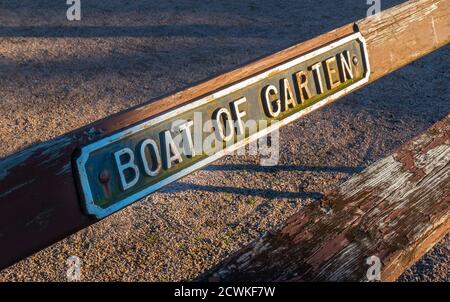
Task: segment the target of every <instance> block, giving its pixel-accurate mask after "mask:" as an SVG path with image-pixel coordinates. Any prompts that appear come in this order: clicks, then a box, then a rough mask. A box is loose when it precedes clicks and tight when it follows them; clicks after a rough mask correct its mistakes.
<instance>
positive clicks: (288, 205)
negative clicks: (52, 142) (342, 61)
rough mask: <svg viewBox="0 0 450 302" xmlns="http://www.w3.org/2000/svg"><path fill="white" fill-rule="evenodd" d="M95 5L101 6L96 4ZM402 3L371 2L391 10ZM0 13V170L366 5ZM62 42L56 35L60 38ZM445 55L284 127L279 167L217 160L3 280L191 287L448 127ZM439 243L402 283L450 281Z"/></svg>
mask: <svg viewBox="0 0 450 302" xmlns="http://www.w3.org/2000/svg"><path fill="white" fill-rule="evenodd" d="M103 2H107V4H101V3H103ZM400 2H402V1H401V0H398V1H393V0H383V1H382V8H383V9H385V8H388V7H391V6H393V5H395V4H398V3H400ZM65 10H66V6H65V1H51V0H45V1H44V0H41V1H31V0H21V1H17V0H6V1H5V0H3V1H2V2H1V3H0V41H1V43H0V99H1V101H0V156H5V155H8V154H11V153H13V152H15V151H17V150H19V149H21V148H23V147H26V146H28V145H30V144H32V143H35V142H41V141H45V140H48V139H50V138H53V137H55V136H58V135H61V134H63V133H65V132H67V131H69V130H72V129H75V128H78V127H80V126H82V125H84V124H87V123H89V122H92V121H95V120H97V119H99V118H101V117H104V116H106V115H109V114H111V113H114V112H118V111H120V110H123V109H125V108H128V107H130V106H133V105H137V104H140V103H142V102H145V101H146V100H148V99H150V98H154V97H157V96H159V95H161V94H166V93H170V92H173V91H175V90H178V89H181V88H183V87H187V86H189V85H191V84H192V83H194V82H197V81H200V80H202V79H205V78H208V77H211V76H213V75H216V74H220V73H222V72H224V71H226V70H229V69H231V68H233V67H235V66H237V65H239V64H242V63H245V62H248V61H251V60H254V59H256V58H258V57H260V56H264V55H267V54H270V53H272V52H274V51H277V50H280V49H283V48H286V47H288V46H290V45H292V44H294V43H297V42H300V41H304V40H307V39H309V38H312V37H314V36H316V35H319V34H321V33H325V32H327V31H329V30H331V29H333V28H336V27H338V26H341V25H344V24H346V23H348V22H351V21H354V20H357V19H359V18H363V17H365V14H366V10H367V5H366V1H365V0H357V1H355V0H345V1H331V0H321V1H318V0H309V1H297V0H295V1H294V0H293V1H275V0H270V1H269V0H268V1H223V0H222V1H219V0H202V1H175V0H169V1H142V0H141V1H119V0H110V1H93V0H92V1H89V0H82V21H79V22H68V21H67V20H66V18H65ZM67 27H69V28H67ZM449 69H450V52H449V46H447V47H445V48H443V49H441V50H439V51H436V52H433V53H432V54H430V55H428V56H427V57H425V58H423V59H421V60H419V61H417V62H414V63H413V64H410V65H409V66H407V67H405V68H403V69H401V70H399V71H397V72H395V73H393V74H391V75H389V76H387V77H385V78H383V79H381V80H379V81H377V82H376V83H373V84H371V85H369V86H367V87H365V88H363V89H361V90H359V91H357V92H354V93H352V94H351V95H349V96H347V97H345V98H344V99H342V100H340V101H338V102H336V103H334V104H332V105H330V106H327V107H326V108H323V109H321V110H319V111H317V112H314V113H312V114H310V115H309V116H307V117H305V118H303V119H301V120H299V121H297V122H295V123H293V124H291V125H289V126H287V127H285V128H284V129H282V131H281V150H280V154H281V159H280V163H279V165H278V166H276V167H272V168H268V167H261V166H259V158H258V157H255V156H227V157H225V158H223V159H221V160H219V161H217V162H215V163H214V164H213V165H211V166H209V167H207V168H205V169H203V170H200V171H198V172H196V173H194V174H191V175H189V176H187V177H185V178H183V179H182V180H180V181H178V182H176V183H174V184H172V185H169V186H167V187H165V188H164V189H163V190H161V191H160V192H158V193H155V194H152V195H151V196H149V197H147V198H145V199H143V200H141V201H140V202H137V203H135V204H134V205H132V206H130V207H128V208H126V209H124V210H123V211H120V212H119V213H116V214H114V215H112V216H110V217H109V218H107V219H105V220H103V221H101V222H99V223H97V224H95V225H94V226H91V227H89V228H86V229H84V230H82V231H80V232H78V233H76V234H74V235H72V236H70V237H68V238H66V239H65V240H63V241H61V242H59V243H57V244H55V245H53V246H51V247H49V248H47V249H45V250H43V251H41V252H39V253H37V254H36V255H34V256H32V257H29V258H28V259H25V260H23V261H21V262H19V263H17V264H15V265H13V266H12V267H10V268H8V269H5V270H3V271H1V272H0V281H10V280H26V281H44V280H46V281H48V280H51V281H57V280H61V281H64V280H66V270H67V267H66V259H67V258H68V257H69V256H71V255H74V256H78V257H80V258H81V260H82V271H81V272H82V280H85V281H88V280H93V281H103V280H124V281H134V280H146V281H168V280H190V279H192V278H194V277H195V276H197V275H198V274H199V273H201V272H203V271H205V270H207V269H208V268H211V267H213V266H214V265H216V264H217V263H218V262H219V261H221V260H222V259H224V258H225V257H227V256H228V255H230V253H232V252H234V251H236V250H238V249H239V248H240V247H242V246H244V245H245V244H247V243H248V242H250V241H252V240H254V239H256V238H258V237H259V236H261V235H262V234H263V233H264V232H265V231H266V230H271V229H276V228H277V227H279V226H280V225H281V224H283V222H284V221H285V220H286V219H287V218H288V217H289V216H291V215H292V214H293V213H295V212H297V211H299V210H301V208H302V207H303V206H304V205H305V204H308V203H310V202H315V201H317V200H318V199H320V197H321V196H322V194H323V193H324V192H326V191H328V190H331V189H333V188H335V187H336V186H338V185H339V184H340V183H342V182H343V181H344V180H346V179H347V178H349V177H350V176H352V175H354V174H355V173H358V172H359V171H361V170H362V169H364V167H366V166H368V165H370V164H371V163H373V162H374V161H376V160H377V159H380V158H382V157H384V156H386V155H388V154H389V153H391V152H392V151H393V150H395V148H397V147H398V146H400V145H401V144H402V143H404V142H406V141H407V140H409V139H411V138H413V137H414V136H415V135H417V134H419V133H420V132H422V131H423V130H425V129H426V128H428V127H430V126H431V125H432V124H433V123H434V122H436V121H438V120H440V119H442V118H443V117H444V116H445V115H447V114H448V113H449V112H450V91H449V84H448V83H449V81H450V74H449V73H448V70H449ZM449 247H450V239H449V237H448V236H447V237H446V238H445V239H444V240H442V241H441V242H440V243H439V244H437V245H436V246H435V247H434V248H433V249H432V250H430V251H429V252H428V253H427V254H426V255H425V256H424V258H423V259H421V260H420V261H419V262H418V263H417V264H416V265H415V266H413V267H412V268H410V269H409V270H407V271H406V272H405V273H404V274H403V275H402V276H401V277H400V279H399V280H400V281H449V280H450V275H449V271H448V268H449V255H450V253H449Z"/></svg>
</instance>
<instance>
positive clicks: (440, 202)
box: [199, 115, 450, 281]
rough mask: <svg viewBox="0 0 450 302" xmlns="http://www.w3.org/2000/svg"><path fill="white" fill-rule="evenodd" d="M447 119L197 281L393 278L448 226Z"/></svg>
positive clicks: (449, 146)
mask: <svg viewBox="0 0 450 302" xmlns="http://www.w3.org/2000/svg"><path fill="white" fill-rule="evenodd" d="M449 214H450V115H449V116H447V118H446V119H444V120H442V121H441V122H439V123H437V124H436V125H434V126H433V127H432V128H431V129H429V130H428V131H427V132H426V133H424V134H422V135H421V136H419V137H418V138H417V139H415V140H413V141H411V142H409V143H407V144H405V145H404V146H403V147H401V148H400V149H399V150H397V151H396V152H395V153H394V154H393V155H391V156H389V157H387V158H384V159H382V160H380V161H378V162H376V163H374V164H373V165H371V166H370V167H368V168H367V169H366V170H364V171H363V172H362V173H360V174H359V175H357V176H355V177H352V178H351V179H349V180H348V181H346V182H345V183H344V184H342V185H341V186H340V187H339V188H338V189H337V190H336V191H335V192H332V193H330V194H328V195H326V196H325V197H324V199H323V200H322V201H321V202H320V203H315V204H312V205H310V206H308V207H307V208H306V209H303V210H302V211H300V212H298V213H297V214H295V215H294V216H292V217H291V218H290V219H289V220H288V221H287V223H286V225H285V226H284V227H283V228H282V229H281V230H280V231H278V232H277V233H274V234H271V235H268V236H265V237H263V238H261V239H260V240H258V241H256V242H253V243H252V244H250V245H249V246H247V247H246V248H244V249H243V250H241V251H239V252H237V253H236V254H235V255H233V256H231V257H230V258H229V259H228V260H226V261H225V262H223V263H222V264H220V265H218V267H216V268H214V269H213V270H212V271H210V272H208V273H206V274H204V275H203V276H201V277H200V278H199V279H200V280H203V281H205V280H209V281H219V280H220V281H233V280H259V281H301V280H306V281H313V280H315V281H346V280H351V281H355V280H361V281H364V280H367V277H366V273H367V270H368V267H369V266H368V265H367V263H366V259H367V258H368V257H371V256H377V257H378V258H379V259H380V260H381V263H382V266H381V279H382V280H386V281H392V280H395V279H396V278H397V277H398V276H399V275H400V274H401V273H402V272H403V271H404V270H405V269H406V268H408V267H409V266H410V265H412V264H413V263H414V262H415V261H416V260H417V259H418V258H420V257H421V256H422V255H423V254H424V253H425V252H426V251H427V249H428V248H430V247H431V246H432V245H433V244H434V243H436V242H437V241H438V240H439V239H440V238H442V237H443V236H444V235H445V234H447V233H448V231H449V228H450V221H449Z"/></svg>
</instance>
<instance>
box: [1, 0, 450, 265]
mask: <svg viewBox="0 0 450 302" xmlns="http://www.w3.org/2000/svg"><path fill="white" fill-rule="evenodd" d="M448 15H449V4H448V1H446V0H441V1H440V0H416V1H409V2H407V3H404V4H402V5H400V6H397V7H395V8H393V9H390V10H389V11H387V12H385V13H383V14H382V15H381V19H380V20H376V18H374V17H371V18H368V19H365V20H362V21H359V22H357V23H355V24H349V25H346V26H343V27H341V28H339V29H336V30H333V31H331V32H329V33H326V34H324V35H321V36H319V37H316V38H314V39H312V40H310V41H306V42H303V43H300V44H297V45H294V46H292V47H290V48H288V49H285V50H283V51H280V52H278V53H275V54H273V55H271V56H268V57H266V58H263V59H260V60H257V61H255V62H253V63H250V64H248V65H245V66H242V67H239V68H237V69H235V70H233V71H230V72H227V73H224V74H223V75H220V76H217V77H215V78H212V79H210V80H208V81H205V82H203V83H200V84H198V85H195V86H193V87H190V88H188V89H185V90H183V91H180V92H177V93H175V94H173V95H169V96H166V97H163V98H160V99H157V100H152V101H149V102H148V103H146V104H144V105H140V106H138V107H134V108H131V109H129V110H127V111H124V112H121V113H118V114H115V115H112V116H109V117H107V118H105V119H103V120H100V121H97V122H95V123H92V124H90V125H87V126H85V127H83V128H80V129H77V130H75V131H72V132H69V133H67V134H65V135H63V136H61V137H58V138H55V139H53V140H50V141H47V142H44V143H40V144H36V145H34V146H32V147H29V148H27V149H25V150H22V151H20V152H18V153H16V154H13V155H11V156H8V157H6V158H3V159H1V161H0V246H1V247H2V248H1V249H0V269H1V268H4V267H6V266H8V265H10V264H12V263H13V262H15V261H18V260H20V259H22V258H24V257H26V256H28V255H30V254H32V253H34V252H36V251H38V250H40V249H42V248H44V247H46V246H48V245H50V244H52V243H55V242H56V241H58V240H60V239H62V238H64V237H66V236H68V235H70V234H72V233H74V232H76V231H78V230H80V229H82V228H84V227H86V226H88V225H90V224H92V223H94V222H96V221H97V220H96V219H94V218H93V217H90V216H87V215H85V214H84V212H83V211H82V209H81V203H80V200H79V195H78V190H77V187H76V184H75V180H74V175H73V174H74V171H73V163H72V160H73V154H74V152H76V151H77V150H78V149H79V148H80V147H81V146H83V145H85V144H87V143H90V142H93V141H97V140H99V139H101V138H104V137H106V136H108V135H110V134H112V133H114V132H117V131H118V130H120V129H124V128H126V127H129V126H131V125H133V124H136V123H138V122H140V121H143V120H147V119H149V118H152V117H154V116H156V115H158V114H160V113H162V112H166V111H168V110H170V109H172V108H174V107H176V106H179V105H181V104H186V103H190V102H192V101H194V100H195V99H198V98H199V97H200V96H204V95H206V94H208V93H211V92H213V91H216V90H218V89H220V88H223V87H225V86H227V85H230V84H232V83H235V82H236V81H239V80H242V79H243V78H246V77H249V76H251V75H255V74H257V73H259V72H261V71H263V70H266V69H267V68H269V67H273V66H276V65H278V64H280V63H282V62H285V61H287V60H289V59H292V58H294V57H297V56H299V55H302V54H305V53H307V52H309V51H311V50H313V49H316V48H318V47H321V46H324V45H327V44H329V43H330V42H332V41H334V40H336V39H338V38H341V37H344V36H347V35H349V34H351V33H353V32H355V31H357V30H359V31H361V32H362V33H363V35H364V36H365V37H366V39H367V41H368V43H367V45H368V52H369V58H370V61H371V68H372V69H371V70H372V74H371V76H370V82H372V81H374V80H376V79H378V78H379V77H381V76H383V75H385V74H388V73H389V72H392V71H393V70H395V69H397V68H400V67H401V66H403V65H404V64H407V63H409V62H411V61H413V60H415V59H417V58H419V57H421V56H423V55H425V54H426V53H428V52H430V51H433V50H434V49H436V48H438V47H441V46H443V45H445V44H447V43H448V41H449V36H450V34H449V33H450V25H449V22H448ZM411 16H412V17H411ZM412 80H413V79H412Z"/></svg>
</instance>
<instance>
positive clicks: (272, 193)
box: [161, 182, 323, 200]
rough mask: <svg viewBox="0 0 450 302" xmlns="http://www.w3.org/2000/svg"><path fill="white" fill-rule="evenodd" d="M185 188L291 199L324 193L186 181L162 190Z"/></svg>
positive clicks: (170, 190)
mask: <svg viewBox="0 0 450 302" xmlns="http://www.w3.org/2000/svg"><path fill="white" fill-rule="evenodd" d="M185 190H193V191H197V190H198V191H206V192H222V193H233V194H239V195H245V196H260V197H264V198H289V199H299V198H303V199H306V198H311V199H314V200H319V199H321V198H322V196H323V194H322V193H320V192H303V191H299V192H286V191H277V190H273V189H250V188H236V187H227V186H224V187H220V186H207V185H196V184H189V183H185V182H177V183H174V184H172V185H170V186H169V187H166V188H164V189H162V190H161V192H162V193H174V192H178V191H185Z"/></svg>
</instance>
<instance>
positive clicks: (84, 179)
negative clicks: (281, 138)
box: [76, 32, 370, 219]
mask: <svg viewBox="0 0 450 302" xmlns="http://www.w3.org/2000/svg"><path fill="white" fill-rule="evenodd" d="M352 40H359V41H360V42H361V43H362V46H363V49H364V53H363V54H362V56H363V59H364V64H365V65H366V68H367V71H366V74H365V75H364V78H362V79H361V80H360V81H358V82H356V83H354V84H352V85H350V86H348V87H346V88H344V89H342V90H340V91H338V92H336V93H334V94H332V95H329V96H328V97H326V98H324V99H323V100H321V101H319V102H317V103H315V104H314V105H312V106H309V107H307V108H305V109H303V110H301V111H299V112H296V113H294V114H292V115H290V116H288V117H287V118H285V119H283V120H280V121H278V122H277V123H276V124H274V125H271V126H269V127H267V128H265V129H264V130H262V131H260V132H257V133H255V134H253V135H251V136H249V137H248V139H245V140H241V141H238V142H237V143H235V144H234V145H232V146H229V147H227V148H225V149H223V150H221V151H219V152H217V153H215V154H214V155H211V156H209V157H207V158H205V159H203V160H201V161H199V162H197V163H195V164H193V165H192V166H189V167H187V168H186V169H183V170H181V171H179V172H177V173H175V174H172V175H170V176H169V177H167V178H165V179H163V180H161V181H159V182H157V183H155V184H153V185H151V186H149V187H147V188H145V189H144V190H142V191H139V192H137V193H135V194H133V195H131V196H128V197H127V198H125V199H123V200H121V201H119V202H116V203H114V204H113V205H111V206H110V207H108V208H105V209H104V208H101V207H99V206H97V205H95V204H94V200H93V197H92V193H91V188H90V185H89V180H88V176H87V172H86V169H85V164H86V162H87V161H88V159H89V155H90V153H91V152H93V151H95V150H98V149H100V148H103V147H105V146H107V145H110V144H112V143H115V142H117V141H119V140H122V139H123V138H125V137H128V136H130V135H132V134H134V133H136V132H139V131H142V130H144V129H146V128H148V127H151V126H153V125H156V124H158V123H160V122H162V121H164V120H166V119H169V118H171V117H173V116H176V115H178V114H181V113H183V112H186V111H189V110H191V109H194V108H196V107H199V106H201V105H204V104H206V103H209V102H211V101H214V100H216V99H218V98H221V97H223V96H226V95H228V94H230V93H233V92H234V91H237V90H239V89H241V88H244V87H247V86H249V85H252V84H254V83H256V82H258V81H260V80H262V79H265V78H268V77H269V75H270V74H272V73H273V72H275V71H278V72H281V71H284V70H287V69H289V68H290V67H292V66H295V65H297V64H300V63H302V62H304V61H306V60H309V59H311V58H313V57H316V56H319V55H321V54H323V53H325V52H327V51H329V50H331V49H333V48H336V47H338V46H341V45H343V44H345V43H347V42H350V41H352ZM369 77H370V65H369V59H368V52H367V46H366V41H365V39H364V37H363V36H362V35H361V33H359V32H357V33H354V34H351V35H349V36H347V37H344V38H342V39H341V40H339V41H336V42H333V43H331V44H329V45H327V46H324V47H322V48H320V49H317V50H315V51H312V52H310V53H307V54H305V55H302V56H300V57H297V58H295V59H293V60H291V61H289V62H286V63H283V64H281V65H279V66H276V67H274V68H272V69H269V70H267V71H265V72H263V73H260V74H258V75H256V76H253V77H251V78H248V79H246V80H244V81H242V82H239V83H236V84H234V85H231V86H229V87H227V88H224V89H222V90H219V91H217V92H215V93H212V94H210V95H208V96H206V97H203V98H201V99H199V100H196V101H194V102H192V103H189V104H187V105H184V106H181V107H180V108H177V109H175V110H172V111H169V112H167V113H164V114H162V115H160V116H157V117H155V118H153V119H151V120H148V121H146V122H143V123H141V124H139V125H136V126H133V127H131V128H128V129H125V130H122V131H120V132H118V133H115V134H113V135H111V136H108V137H105V138H103V139H101V140H99V141H97V142H94V143H92V144H90V145H87V146H85V147H82V149H81V155H80V157H78V158H77V160H76V163H77V171H78V175H79V177H80V184H81V187H82V190H83V195H84V202H85V208H86V211H87V212H88V214H90V215H94V216H96V217H97V218H99V219H100V218H104V217H106V216H108V215H111V214H112V213H114V212H116V211H118V210H120V209H122V208H124V207H126V206H128V205H130V204H131V203H133V202H135V201H137V200H139V199H141V198H143V197H145V196H147V195H149V194H150V193H153V192H155V191H156V190H158V189H160V188H162V187H164V186H165V185H167V184H169V183H171V182H174V181H176V180H178V179H180V178H182V177H183V176H186V175H187V174H189V173H191V172H193V171H195V170H198V169H200V168H202V167H204V166H206V165H208V164H210V163H212V162H213V161H215V160H217V159H219V158H221V157H222V156H224V155H226V154H228V153H231V152H233V151H235V150H237V149H239V148H241V147H243V146H245V145H246V144H247V143H250V142H252V141H255V140H257V139H259V138H261V137H263V136H265V135H267V134H269V133H270V132H272V131H274V130H276V129H278V128H280V127H281V126H284V125H286V124H288V123H290V122H292V121H294V120H296V119H298V118H300V117H302V116H304V115H306V114H308V113H310V112H312V111H314V110H316V109H319V108H320V107H322V106H324V105H326V104H328V103H331V102H332V101H334V100H336V99H338V98H340V97H341V96H343V95H345V94H347V93H349V92H350V91H352V90H354V89H355V88H357V87H359V86H362V85H364V84H365V83H367V82H368V81H369Z"/></svg>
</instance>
